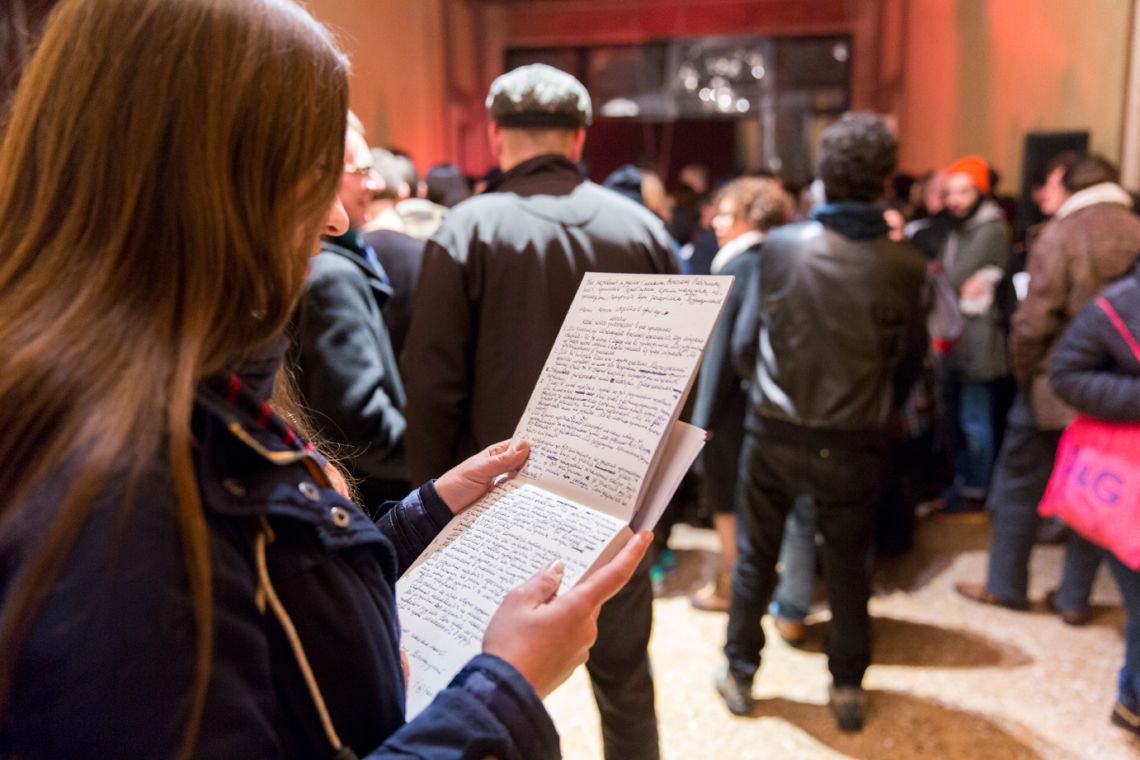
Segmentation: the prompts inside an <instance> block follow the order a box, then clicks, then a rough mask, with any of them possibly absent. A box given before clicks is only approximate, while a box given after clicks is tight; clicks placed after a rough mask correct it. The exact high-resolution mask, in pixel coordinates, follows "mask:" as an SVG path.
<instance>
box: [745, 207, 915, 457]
mask: <svg viewBox="0 0 1140 760" xmlns="http://www.w3.org/2000/svg"><path fill="white" fill-rule="evenodd" d="M924 280H925V266H924V264H923V261H922V258H921V256H920V255H919V254H918V252H917V251H916V250H915V249H913V248H912V247H910V246H909V245H906V244H902V243H895V242H891V241H890V240H888V239H887V238H886V237H873V238H869V239H863V240H860V239H852V238H848V237H844V236H843V235H841V234H839V233H837V232H835V231H833V230H831V229H828V228H826V227H824V226H823V225H822V224H820V223H819V222H805V223H802V224H794V225H789V226H787V227H782V228H780V229H778V230H774V231H773V232H772V233H771V234H770V235H769V237H768V239H767V241H766V242H765V244H764V250H763V252H762V254H761V258H760V266H759V269H758V275H757V276H755V277H754V278H753V279H752V281H751V282H750V283H748V284H747V287H748V296H747V297H746V299H745V305H744V307H743V311H742V313H741V317H740V319H739V320H738V322H737V327H736V330H735V333H734V335H733V354H734V360H735V362H736V366H737V369H738V371H740V372H741V373H742V374H744V373H747V372H751V373H752V378H753V379H752V383H751V388H750V391H749V400H750V407H751V409H750V413H749V419H748V422H747V426H748V428H749V429H750V430H752V431H754V432H764V433H768V434H774V435H780V436H783V437H793V438H798V439H799V440H801V441H804V442H808V443H819V445H828V446H834V445H842V444H843V443H844V442H848V443H850V444H851V445H855V446H862V445H864V444H865V443H866V442H867V441H868V440H869V439H868V436H869V435H870V436H872V437H874V438H880V437H881V436H883V435H884V428H885V424H886V422H887V418H888V416H889V415H890V413H891V411H892V410H893V409H894V408H895V407H897V406H898V405H900V404H901V403H902V401H903V400H905V398H906V393H907V391H908V390H909V388H910V386H911V384H912V383H913V381H914V379H915V378H916V377H917V374H918V370H919V369H920V368H921V364H922V359H923V356H924V355H925V353H926V347H927V336H926V327H925V323H924V319H923V310H922V306H921V302H922V291H923V284H924ZM740 285H741V286H743V285H744V283H740Z"/></svg>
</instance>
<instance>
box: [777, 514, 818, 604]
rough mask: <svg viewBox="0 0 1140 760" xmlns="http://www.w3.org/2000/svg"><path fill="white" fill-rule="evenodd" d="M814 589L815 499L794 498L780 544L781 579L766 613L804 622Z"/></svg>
mask: <svg viewBox="0 0 1140 760" xmlns="http://www.w3.org/2000/svg"><path fill="white" fill-rule="evenodd" d="M814 589H815V502H813V501H812V498H811V496H809V495H807V494H800V495H799V496H797V497H796V500H795V504H794V506H793V507H792V511H791V512H789V513H788V520H787V524H786V525H785V526H784V540H783V542H782V543H781V544H780V581H779V583H778V584H777V585H776V594H775V596H774V597H773V599H772V604H771V605H769V606H768V612H770V613H771V614H773V615H775V616H776V617H780V618H783V619H784V620H794V621H796V622H803V619H804V618H806V617H807V615H808V613H809V612H811V597H812V591H813V590H814Z"/></svg>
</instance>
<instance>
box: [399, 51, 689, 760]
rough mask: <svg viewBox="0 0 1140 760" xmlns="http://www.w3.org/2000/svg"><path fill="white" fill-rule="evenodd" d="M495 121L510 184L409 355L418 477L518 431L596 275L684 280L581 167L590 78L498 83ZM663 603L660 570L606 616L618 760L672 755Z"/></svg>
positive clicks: (601, 646) (463, 210)
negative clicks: (663, 703)
mask: <svg viewBox="0 0 1140 760" xmlns="http://www.w3.org/2000/svg"><path fill="white" fill-rule="evenodd" d="M487 110H488V113H489V115H490V118H491V124H490V125H489V127H488V137H489V139H490V144H491V152H492V154H493V155H494V156H495V158H496V160H497V161H498V164H499V168H500V169H501V170H502V172H503V174H502V176H501V177H499V178H498V179H497V180H495V181H494V182H493V183H492V184H491V185H490V186H489V187H488V188H487V191H486V192H485V193H484V194H482V195H478V196H475V197H474V198H471V199H469V200H467V201H464V202H463V203H460V204H459V205H457V206H456V207H455V208H454V209H452V211H451V213H450V214H449V215H448V217H447V219H446V220H445V221H444V223H443V226H442V227H440V229H439V230H438V231H437V232H436V233H435V235H434V236H433V237H432V239H431V240H430V241H429V242H428V244H427V246H426V249H425V251H424V260H423V269H422V273H421V275H420V282H419V287H418V289H417V292H416V301H415V303H416V308H415V312H414V314H413V317H412V324H411V328H410V330H409V333H408V338H407V343H406V348H405V353H404V357H403V367H404V378H405V384H406V386H407V389H408V406H407V411H408V430H407V438H406V444H407V452H408V461H409V466H410V468H411V472H412V474H413V476H414V477H420V476H424V477H431V476H432V475H433V474H434V473H438V472H444V471H445V470H447V469H448V468H449V467H451V466H452V465H453V464H455V463H457V462H460V461H462V460H463V459H464V458H465V457H467V456H468V455H470V454H473V453H475V452H476V451H480V450H481V449H483V448H485V447H487V446H489V445H491V444H492V443H494V442H496V441H501V440H503V439H505V438H509V437H510V436H511V435H512V434H513V433H514V429H515V426H516V424H517V423H518V421H519V418H520V417H521V416H522V413H523V411H524V409H525V407H526V403H527V400H528V399H529V398H530V394H531V391H532V390H533V389H534V385H535V383H536V382H537V380H538V376H539V374H540V373H541V371H542V366H543V364H544V363H545V361H546V356H547V354H548V353H550V349H551V347H552V346H553V344H554V339H555V337H556V336H557V335H558V331H559V329H560V328H561V326H562V320H563V318H564V317H565V316H566V312H567V311H568V310H569V308H570V302H571V301H572V300H573V298H574V294H575V292H576V291H577V289H578V285H579V283H580V282H581V281H582V277H583V275H585V273H586V272H630V273H641V274H671V273H676V272H677V271H679V270H678V266H677V262H676V259H675V258H674V256H673V252H672V243H671V241H670V238H669V234H668V233H667V232H666V230H665V227H664V225H663V224H662V223H661V221H660V220H659V219H657V217H655V216H654V215H653V214H652V213H650V212H649V211H647V210H646V209H645V208H643V207H642V206H640V205H638V204H637V203H634V202H633V201H630V200H628V199H626V198H623V197H622V196H620V195H618V194H617V193H614V192H611V191H609V190H606V189H604V188H602V187H600V186H598V185H596V184H594V183H593V182H590V181H589V180H587V179H586V178H585V177H584V176H583V174H582V171H581V170H580V169H579V167H578V161H579V160H580V159H581V157H582V148H583V145H584V144H585V140H586V127H587V126H588V125H589V124H590V120H591V106H590V96H589V93H587V92H586V88H585V87H583V86H582V84H581V83H580V82H579V81H578V80H577V79H575V78H574V77H572V76H570V75H569V74H567V73H565V72H562V71H559V70H558V69H555V68H551V67H550V66H544V65H541V64H534V65H530V66H523V67H522V68H519V69H515V70H514V71H511V72H509V73H507V74H504V75H503V76H501V77H499V78H498V79H496V80H495V82H494V83H493V84H492V85H491V90H490V93H489V94H488V96H487ZM652 601H653V594H652V588H651V585H650V582H649V573H648V565H647V564H646V565H645V566H644V567H642V568H641V569H640V570H639V572H638V573H637V574H636V575H635V576H634V578H633V580H632V581H630V583H629V585H627V586H626V588H625V589H623V590H622V591H621V592H620V593H619V594H618V595H617V596H616V597H614V598H613V599H612V600H610V601H609V602H608V603H607V604H606V605H605V606H604V607H603V608H602V613H601V616H600V617H599V619H598V642H597V644H596V645H595V646H594V649H593V650H592V651H591V653H590V660H589V662H588V663H587V665H586V667H587V670H588V671H589V673H590V677H591V679H592V682H593V686H594V694H595V696H596V698H597V700H598V707H599V709H600V711H601V715H602V735H603V739H604V743H605V755H606V757H607V758H609V759H611V760H616V759H617V758H621V759H622V760H629V759H631V758H632V759H635V760H636V759H637V758H656V757H658V750H657V723H656V716H655V713H654V709H653V682H652V679H651V676H650V671H649V658H648V655H647V653H646V646H647V644H648V642H649V629H650V626H651V622H652Z"/></svg>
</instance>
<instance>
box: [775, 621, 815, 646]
mask: <svg viewBox="0 0 1140 760" xmlns="http://www.w3.org/2000/svg"><path fill="white" fill-rule="evenodd" d="M772 623H773V624H775V626H776V633H778V634H780V638H781V639H783V640H784V641H786V642H788V644H790V645H792V646H794V647H795V646H799V645H800V644H802V643H804V634H805V633H807V626H806V625H804V621H802V620H791V619H789V618H782V617H780V616H779V615H773V616H772Z"/></svg>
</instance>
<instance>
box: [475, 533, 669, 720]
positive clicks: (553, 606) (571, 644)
mask: <svg viewBox="0 0 1140 760" xmlns="http://www.w3.org/2000/svg"><path fill="white" fill-rule="evenodd" d="M652 540H653V534H652V533H650V532H649V531H642V532H641V533H638V534H636V535H635V536H634V537H633V538H631V539H630V540H629V541H628V542H627V543H626V545H625V546H624V547H622V550H621V551H620V552H618V555H617V556H616V557H614V558H613V559H612V560H611V561H610V562H608V563H607V564H606V565H604V566H603V567H601V568H600V569H599V570H597V571H596V572H595V573H594V574H593V575H591V576H590V577H589V578H587V579H586V580H584V581H582V582H581V583H579V584H578V585H577V586H575V587H574V588H572V589H570V590H569V591H567V592H566V593H565V594H563V595H562V596H559V597H555V593H556V592H557V591H558V586H559V584H560V583H561V582H562V563H561V562H557V563H551V564H550V565H547V566H546V567H544V568H543V569H542V570H540V571H539V572H538V573H537V574H536V575H535V576H534V577H533V578H531V579H530V580H529V581H527V582H526V583H524V584H522V585H521V586H519V587H518V588H516V589H515V590H514V591H512V592H511V593H509V594H507V598H506V599H504V600H503V603H502V604H501V605H500V606H499V609H498V611H497V612H495V615H494V617H492V618H491V623H490V625H488V626H487V632H486V633H485V634H484V635H483V651H484V652H486V653H487V654H493V655H495V656H497V657H501V658H502V659H504V660H506V661H507V662H509V663H510V664H511V665H513V666H514V667H515V669H516V670H518V671H519V672H520V673H522V675H523V677H524V678H526V680H527V681H528V682H530V685H531V686H533V687H534V690H535V691H536V692H538V695H539V697H541V698H543V699H545V698H546V697H547V695H549V694H550V693H551V692H552V691H554V690H555V689H556V688H558V686H559V685H560V684H561V683H562V682H563V681H565V680H566V679H567V678H569V677H570V674H571V673H572V672H574V668H576V667H578V666H579V665H581V664H582V663H584V662H585V661H586V657H587V656H588V655H589V653H590V647H592V646H593V645H594V640H595V639H597V637H598V626H597V622H598V612H599V611H600V610H601V607H602V604H603V603H604V602H605V601H606V600H607V599H609V598H610V597H612V596H613V595H614V594H616V593H617V592H618V591H619V590H620V589H621V588H622V586H624V585H625V584H626V582H628V581H629V579H630V576H632V575H633V571H634V570H636V569H637V565H638V563H639V562H641V558H642V557H643V556H645V552H646V550H647V549H648V548H649V544H650V542H651V541H652Z"/></svg>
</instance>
